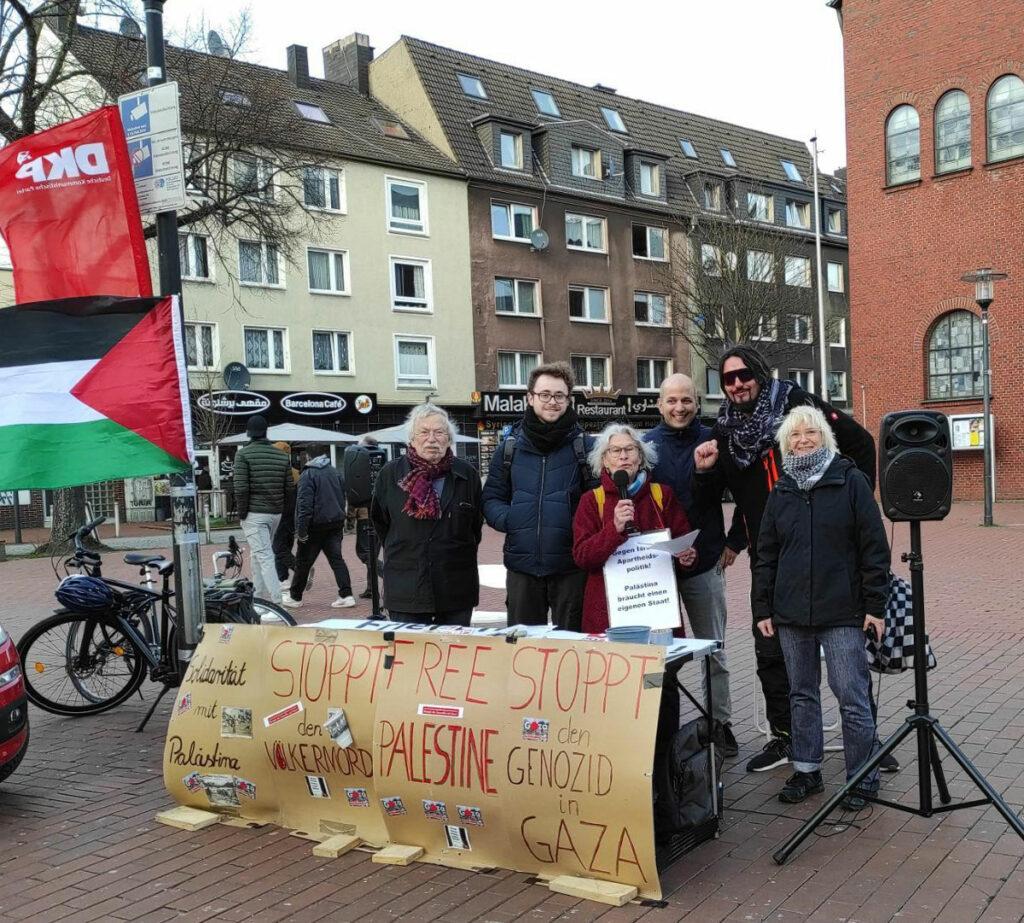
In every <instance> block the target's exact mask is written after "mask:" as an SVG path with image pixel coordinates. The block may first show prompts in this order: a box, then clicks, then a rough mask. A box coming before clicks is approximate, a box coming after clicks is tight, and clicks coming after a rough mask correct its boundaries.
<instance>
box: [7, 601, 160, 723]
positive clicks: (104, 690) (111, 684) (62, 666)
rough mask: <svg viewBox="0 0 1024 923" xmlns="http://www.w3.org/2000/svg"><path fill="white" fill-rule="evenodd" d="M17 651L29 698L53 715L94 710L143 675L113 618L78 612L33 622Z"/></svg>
mask: <svg viewBox="0 0 1024 923" xmlns="http://www.w3.org/2000/svg"><path fill="white" fill-rule="evenodd" d="M87 632H88V634H87ZM83 650H84V653H83ZM18 653H19V654H20V655H21V662H22V666H23V671H24V677H25V692H26V694H27V695H28V699H29V701H30V702H32V703H33V704H35V705H38V706H39V707H40V708H42V709H43V710H44V711H48V712H52V713H53V714H55V715H68V716H77V715H97V714H99V713H100V712H103V711H106V710H107V709H110V708H113V707H114V706H116V705H120V704H121V703H122V702H123V701H125V699H127V698H128V697H129V696H131V695H132V693H134V692H135V691H136V690H137V689H138V688H139V686H141V685H142V680H143V679H144V678H145V676H146V659H145V657H143V655H142V653H141V652H140V651H139V650H138V648H136V646H135V642H134V641H132V640H131V638H129V637H126V636H125V635H124V634H123V633H122V632H121V630H120V628H118V627H117V625H116V624H115V623H114V622H111V621H105V620H103V619H101V618H99V619H98V618H97V617H96V616H94V615H86V614H84V613H81V612H62V613H59V614H58V615H54V616H51V617H50V618H47V619H43V620H42V621H41V622H37V623H36V624H35V625H33V626H32V627H31V628H30V629H29V630H28V631H27V632H25V634H24V636H23V637H22V639H21V642H20V643H19V644H18Z"/></svg>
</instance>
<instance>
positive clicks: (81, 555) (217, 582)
mask: <svg viewBox="0 0 1024 923" xmlns="http://www.w3.org/2000/svg"><path fill="white" fill-rule="evenodd" d="M103 521H104V517H100V518H99V519H96V520H94V521H92V522H89V523H87V524H86V525H84V526H82V527H81V528H80V529H78V530H77V531H76V532H75V533H74V534H73V535H70V536H68V538H69V539H72V540H73V541H74V543H75V551H74V554H73V555H72V556H71V557H69V558H67V559H66V560H65V561H64V570H65V574H66V575H67V577H66V578H65V580H62V581H61V584H60V585H59V586H58V590H57V593H58V595H60V594H61V587H65V581H66V580H67V579H71V580H74V579H76V577H81V576H86V577H91V578H95V580H97V581H99V588H100V589H103V588H104V587H105V588H107V589H106V590H104V592H105V593H109V599H107V598H106V597H104V601H103V603H102V604H101V605H100V606H99V608H98V609H96V608H93V609H90V610H89V611H76V610H74V609H69V608H66V607H65V608H62V609H61V610H58V611H57V612H56V613H55V614H54V615H52V616H50V617H49V618H46V619H43V620H42V621H40V622H38V623H37V624H35V625H33V626H32V627H31V628H29V630H28V631H27V632H26V633H25V635H24V636H23V637H22V639H21V641H20V643H19V644H18V651H19V653H20V655H21V658H22V663H23V665H24V670H25V674H26V675H25V687H26V693H27V695H28V698H29V700H30V701H31V702H33V703H34V704H36V705H37V706H39V707H40V708H42V709H44V710H46V711H49V712H52V713H53V714H57V715H64V716H79V715H94V714H99V713H100V712H104V711H107V710H108V709H111V708H114V707H115V706H117V705H120V704H121V703H122V702H124V701H126V700H127V699H128V698H129V697H130V696H131V695H132V694H133V693H134V692H136V691H138V690H139V689H140V687H141V685H142V683H143V681H144V679H145V677H146V670H147V666H148V668H149V675H150V679H151V680H152V681H153V682H156V683H160V684H161V685H162V686H163V689H162V690H161V692H160V694H159V695H158V697H157V699H156V701H155V702H154V703H153V705H152V706H151V708H150V710H149V712H148V713H147V715H146V717H145V718H144V719H143V721H142V723H141V724H140V725H139V727H138V728H137V730H140V731H141V730H142V728H144V727H145V725H146V722H147V721H148V720H149V718H150V716H151V715H152V714H153V711H154V710H155V709H156V706H157V705H158V704H159V702H160V700H161V699H162V698H163V696H164V695H166V693H167V691H168V690H169V689H172V688H175V687H176V686H178V685H179V675H180V674H179V669H178V667H179V663H178V650H177V630H176V627H175V626H176V611H175V608H174V605H173V603H172V600H173V598H174V591H173V590H172V589H171V586H170V578H171V576H172V574H173V573H174V563H173V561H168V560H167V559H166V558H164V557H163V556H162V555H158V554H149V553H147V552H128V553H127V554H125V556H124V561H125V563H127V564H132V565H138V566H139V573H140V575H142V576H144V577H145V578H146V579H145V580H144V581H142V583H141V584H140V585H138V586H136V585H133V584H130V583H125V582H123V581H120V580H115V579H113V578H110V577H104V576H103V574H102V559H101V557H100V555H99V554H97V553H95V552H92V551H88V550H86V549H85V548H84V547H83V545H82V542H83V540H84V538H85V537H86V536H87V535H88V534H89V533H91V532H92V531H93V530H94V529H95V528H96V527H97V526H98V525H100V523H102V522H103ZM235 547H236V550H237V545H236V546H235ZM221 554H222V555H223V554H230V552H228V553H225V552H222V553H221ZM54 571H55V572H56V567H54ZM71 571H75V574H74V575H72V574H71V573H70V572H71ZM157 577H159V578H160V580H161V585H160V589H159V591H158V590H156V589H154V587H155V584H156V578H157ZM90 586H91V587H94V588H95V587H96V586H97V584H90ZM205 599H206V605H207V622H209V623H225V622H240V623H250V624H251V623H255V622H257V620H258V621H259V622H260V623H265V624H285V625H294V624H295V621H294V619H293V618H292V617H291V614H290V613H289V612H288V611H287V610H285V609H283V608H282V607H280V606H277V605H276V604H274V603H271V602H268V601H266V600H254V599H253V597H252V584H250V583H249V582H248V581H247V580H243V579H241V578H235V579H229V578H228V577H227V575H226V574H224V573H221V572H220V571H219V570H218V571H217V572H216V573H215V575H214V577H213V578H212V579H211V580H209V581H206V582H205Z"/></svg>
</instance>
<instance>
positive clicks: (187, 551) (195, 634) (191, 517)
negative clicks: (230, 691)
mask: <svg viewBox="0 0 1024 923" xmlns="http://www.w3.org/2000/svg"><path fill="white" fill-rule="evenodd" d="M143 9H144V11H145V16H146V64H147V68H146V75H147V78H148V81H149V86H151V87H154V86H158V85H159V84H161V83H166V82H167V74H166V71H165V66H164V0H145V2H144V4H143ZM156 240H157V253H158V255H159V263H160V294H162V295H177V296H178V297H177V298H176V299H175V301H176V303H177V311H178V324H177V327H178V330H179V331H180V333H179V335H180V337H181V339H182V342H181V343H180V344H179V346H178V348H179V349H180V351H181V354H182V355H185V343H184V339H185V312H184V308H183V307H182V299H181V259H180V256H179V252H178V214H177V212H175V211H169V212H160V213H159V214H158V215H157V216H156ZM171 509H172V510H173V520H174V531H173V549H174V574H175V581H176V591H175V597H176V599H177V605H176V607H175V608H176V612H177V617H178V619H177V620H178V624H177V629H178V658H179V670H180V671H181V674H182V677H184V672H185V670H186V669H187V668H188V664H189V661H190V660H191V659H192V653H193V652H194V651H195V648H196V645H197V644H198V643H199V639H200V636H201V633H202V624H203V621H204V615H203V570H202V565H201V563H200V560H199V515H198V505H197V503H196V483H195V475H194V473H193V471H192V468H191V466H189V469H188V471H187V472H184V473H181V474H173V475H171Z"/></svg>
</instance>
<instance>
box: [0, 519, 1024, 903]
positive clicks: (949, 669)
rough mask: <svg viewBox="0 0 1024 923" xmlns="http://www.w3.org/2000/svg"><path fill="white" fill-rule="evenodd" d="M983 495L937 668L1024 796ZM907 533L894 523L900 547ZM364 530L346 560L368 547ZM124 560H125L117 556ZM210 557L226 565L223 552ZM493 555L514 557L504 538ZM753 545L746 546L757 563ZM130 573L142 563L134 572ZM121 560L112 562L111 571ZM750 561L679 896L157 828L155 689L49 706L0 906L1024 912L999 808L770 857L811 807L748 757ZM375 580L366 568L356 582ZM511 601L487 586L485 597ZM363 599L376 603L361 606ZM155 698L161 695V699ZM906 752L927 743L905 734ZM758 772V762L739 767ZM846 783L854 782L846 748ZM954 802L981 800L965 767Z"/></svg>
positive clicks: (1013, 535) (6, 588)
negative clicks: (792, 804) (605, 900)
mask: <svg viewBox="0 0 1024 923" xmlns="http://www.w3.org/2000/svg"><path fill="white" fill-rule="evenodd" d="M980 519H981V512H980V509H979V507H978V506H977V505H976V504H961V505H959V506H958V507H957V508H956V510H955V511H954V514H953V515H952V516H951V517H950V519H948V520H947V521H946V522H944V523H941V524H934V525H932V524H928V525H925V526H924V533H925V564H926V572H925V577H926V585H927V590H928V605H929V609H928V618H929V627H930V631H931V636H932V642H933V645H934V646H935V648H936V651H937V653H938V656H939V660H940V668H939V670H938V671H937V672H936V673H935V674H933V677H932V682H931V692H932V701H933V705H934V710H935V711H936V712H937V713H938V714H939V715H940V717H941V719H942V721H943V723H944V724H945V726H946V727H947V728H948V729H949V730H950V731H951V733H952V734H953V736H954V738H955V739H956V740H958V741H960V742H961V743H963V745H964V749H965V750H966V751H967V753H968V754H969V755H970V756H971V758H972V759H974V761H975V762H976V763H977V765H978V766H979V767H980V768H981V769H982V770H983V771H984V772H985V773H987V774H988V777H989V779H990V780H991V781H992V782H993V784H994V785H995V786H996V788H997V789H999V790H1001V791H1002V792H1003V793H1004V794H1005V795H1006V797H1007V799H1008V800H1009V801H1010V802H1011V804H1014V805H1017V806H1020V805H1021V804H1024V746H1022V737H1024V671H1022V669H1021V666H1020V665H1021V663H1022V662H1024V615H1022V614H1021V612H1020V607H1019V601H1020V600H1021V599H1024V506H1015V505H1009V504H1000V505H999V506H998V507H997V519H998V521H999V522H1001V523H1003V525H1002V526H1001V527H1000V528H997V529H993V530H985V529H982V528H980V527H979V526H978V525H977V523H978V522H979V521H980ZM907 531H908V530H907V527H906V526H905V525H902V526H899V527H897V536H896V545H897V550H899V549H900V548H901V547H903V546H905V544H906V540H907V538H906V537H907ZM350 552H351V542H350V540H348V541H346V553H347V555H348V556H349V558H350V560H351V559H353V558H354V555H351V554H350ZM113 560H114V557H113V556H111V557H110V558H108V562H109V561H113ZM207 560H208V558H207ZM482 560H484V561H490V562H494V561H497V560H500V546H499V542H498V541H497V537H496V536H494V535H489V536H488V538H487V540H486V543H485V548H484V551H483V554H482ZM744 560H745V559H744ZM121 571H122V574H123V575H124V576H128V571H127V569H125V568H123V567H122V568H121ZM110 572H111V573H112V574H114V573H115V571H114V570H113V569H111V571H110ZM748 579H749V578H748V575H747V571H746V568H745V566H744V563H743V561H741V566H739V567H737V568H735V569H734V570H733V571H732V572H731V573H730V585H729V598H730V605H731V611H732V613H733V616H732V627H731V628H730V630H729V638H728V643H729V649H730V656H731V668H732V672H733V677H734V682H733V700H734V707H735V713H736V714H735V718H736V723H737V728H736V730H737V736H738V737H739V739H740V743H741V748H742V749H741V754H740V760H739V761H738V762H737V763H735V764H731V765H730V767H727V772H726V777H725V784H726V811H727V813H726V822H725V828H724V831H723V833H722V836H721V838H720V839H719V840H717V841H715V842H712V843H707V844H705V845H703V846H702V847H700V848H699V849H697V850H696V851H695V852H694V853H692V854H691V855H689V856H687V857H685V858H684V859H683V860H682V861H681V862H679V863H678V864H677V865H676V866H674V867H673V868H672V869H671V870H670V871H669V872H667V874H666V875H665V876H664V877H663V886H664V889H665V892H666V895H667V897H668V906H667V907H665V908H648V907H642V906H637V905H629V906H627V907H624V908H621V909H608V908H606V907H603V906H601V905H598V904H593V903H589V902H586V901H578V900H575V899H573V898H569V897H562V896H553V895H549V893H548V892H547V891H546V890H545V889H544V888H543V887H541V886H538V885H534V884H528V883H527V876H525V875H521V874H516V873H512V872H504V871H498V872H495V873H493V874H471V873H467V872H462V871H454V870H450V869H444V868H440V867H437V866H431V865H413V866H411V867H409V868H405V869H402V868H389V867H381V866H375V865H372V864H371V863H370V861H369V857H368V855H367V854H366V853H363V852H354V853H350V854H349V855H347V856H345V857H343V858H341V859H338V860H323V859H316V858H314V857H313V856H312V854H311V851H310V844H309V842H308V841H304V840H299V839H295V838H292V837H289V836H288V835H287V834H286V833H284V832H283V831H281V830H277V829H275V828H271V827H266V828H263V829H260V830H244V829H237V828H231V827H215V828H212V829H207V830H204V831H201V832H199V833H196V834H186V833H182V832H178V831H174V830H171V829H169V828H166V827H162V826H159V825H157V824H155V823H154V822H153V815H154V814H155V813H156V812H157V811H158V810H160V809H162V808H165V807H167V806H169V799H168V798H167V796H166V795H165V793H164V790H163V786H162V782H161V771H160V759H161V753H162V747H163V733H162V729H163V726H164V723H165V722H166V718H167V714H168V708H167V707H163V708H162V709H161V710H160V711H159V712H158V716H157V719H154V721H153V722H152V723H151V725H150V727H149V728H148V729H147V731H146V732H145V733H143V734H138V735H136V734H133V733H132V729H133V727H134V725H135V723H136V722H137V721H138V720H139V718H140V717H141V715H142V713H143V712H144V709H145V707H146V703H143V702H141V701H138V700H136V701H135V702H133V703H130V704H128V705H126V706H123V707H122V708H120V709H119V710H117V711H115V712H113V713H110V714H107V715H104V716H99V717H96V718H85V719H79V720H69V719H60V718H55V717H52V716H49V715H46V714H43V713H41V712H39V711H36V710H33V711H32V722H33V724H32V738H33V739H32V744H31V748H30V751H29V754H28V756H27V758H26V760H25V762H24V764H23V765H22V767H21V769H20V770H19V771H18V772H17V773H16V774H15V775H14V776H13V777H12V778H11V779H10V780H9V781H8V782H7V783H6V784H5V785H4V786H3V788H2V790H0V919H2V920H5V921H6V920H18V921H29V920H31V921H38V923H42V921H49V920H69V921H71V920H73V921H75V923H86V921H89V920H104V921H108V920H109V921H116V920H145V921H147V923H148V921H152V923H160V921H163V920H181V921H192V920H219V921H243V920H254V921H264V920H267V921H269V920H303V921H305V920H341V921H349V920H353V921H354V920H370V921H378V920H381V921H383V920H397V919H403V920H405V919H408V920H415V921H420V920H442V921H450V923H455V921H468V920H485V921H501V923H504V921H512V920H520V921H530V923H533V921H537V923H540V921H547V920H559V919H561V920H569V919H572V920H580V921H589V920H594V919H598V918H600V919H601V920H602V921H603V923H618V921H631V920H638V919H641V918H642V919H643V920H644V921H645V923H661V921H675V920H689V919H692V920H699V921H701V923H714V921H718V920H730V921H734V920H735V921H738V920H769V919H770V920H779V921H791V923H797V921H807V923H818V921H839V920H855V921H860V923H871V921H885V920H889V919H892V918H896V919H899V920H906V921H913V923H917V921H925V920H941V921H949V923H962V921H971V920H976V919H981V920H983V921H986V923H989V921H1003V920H1020V919H1021V918H1022V916H1024V864H1022V861H1021V860H1022V857H1024V846H1022V844H1021V843H1020V842H1019V841H1018V840H1017V839H1016V838H1015V837H1013V836H1012V835H1011V834H1009V833H1008V832H1007V828H1006V826H1005V824H1004V823H1003V821H1002V820H1001V819H1000V818H999V817H998V815H997V814H996V813H995V812H994V811H993V810H984V811H983V810H981V809H977V808H975V809H971V810H968V811H964V812H959V813H957V814H954V815H952V816H949V817H946V818H945V819H944V820H942V821H939V820H938V819H935V818H933V819H928V820H925V819H922V818H916V817H911V816H909V815H904V814H901V813H899V812H896V811H893V810H888V809H875V811H874V812H873V813H872V814H871V815H870V816H867V817H862V818H861V819H860V820H858V822H857V825H856V827H855V828H852V829H846V830H843V831H837V830H835V829H832V828H830V829H826V830H823V831H822V832H823V833H828V834H831V835H830V836H828V837H815V838H813V839H812V840H811V841H810V845H809V847H808V848H804V849H803V850H802V851H801V852H800V853H799V854H798V855H797V856H796V857H795V858H794V859H793V860H791V861H790V863H789V864H788V865H787V866H785V867H783V868H779V867H777V866H776V865H775V864H774V863H773V862H772V861H771V857H770V854H771V852H772V850H773V849H774V848H775V846H776V845H777V844H778V843H779V842H780V841H781V840H782V839H783V838H784V837H785V836H786V835H787V834H788V833H789V832H791V831H792V830H794V829H795V828H796V825H797V823H798V819H799V818H800V817H804V816H806V815H807V814H808V810H809V809H808V807H807V806H801V807H798V808H795V809H788V810H787V811H786V812H785V815H788V816H784V813H783V811H782V810H781V809H782V807H783V806H782V805H780V804H779V803H778V801H777V800H776V799H775V795H776V793H777V790H778V788H779V786H780V784H781V782H782V780H783V779H784V776H785V771H784V770H781V769H780V770H776V771H775V772H771V773H764V774H759V775H756V776H747V775H746V774H744V773H743V772H742V766H741V764H742V761H743V759H744V758H745V757H747V756H749V755H750V754H751V753H752V752H753V751H754V750H755V749H756V748H757V747H758V746H759V739H758V738H757V735H756V732H755V731H754V729H753V726H752V717H753V701H754V698H753V697H754V684H753V655H752V644H751V641H750V637H749V629H748V628H747V621H746V620H747V616H748V609H747V608H746V606H745V604H744V599H745V595H746V592H747V587H748ZM53 583H54V581H53V579H52V575H51V573H50V571H49V569H48V565H47V562H45V561H41V560H18V561H10V562H7V563H4V564H0V587H2V590H3V592H2V596H0V620H2V621H3V623H4V624H5V625H6V627H7V628H8V629H9V630H10V631H11V633H12V634H13V635H14V636H15V637H18V636H20V635H21V633H22V632H23V631H24V630H25V628H26V627H27V626H28V625H29V624H30V623H31V622H32V620H34V619H36V618H38V617H40V616H41V615H43V614H45V613H46V612H47V611H48V609H49V607H50V600H51V596H50V593H51V591H52V587H53ZM355 583H356V589H357V590H358V589H361V588H362V586H363V580H362V577H361V576H357V579H356V581H355ZM501 597H502V594H501V593H500V592H499V591H485V594H484V598H483V599H482V601H481V608H483V609H500V608H501ZM306 598H307V600H309V604H308V605H307V606H306V607H305V608H304V609H302V610H301V611H300V615H301V616H302V619H301V620H302V621H315V620H318V619H319V618H322V617H324V616H326V615H327V614H328V613H330V614H332V615H336V614H337V613H336V612H333V611H332V610H329V609H328V608H327V603H328V602H329V601H330V600H331V599H332V598H333V594H332V588H331V587H330V586H328V585H327V584H326V583H325V581H324V580H323V579H322V577H321V578H318V581H317V584H316V586H315V587H314V589H313V590H312V591H311V592H310V594H309V595H308V596H307V597H306ZM363 612H365V604H363V606H362V607H361V609H360V610H357V612H356V613H355V614H357V615H358V614H362V613H363ZM910 689H911V678H910V677H909V676H903V677H898V678H891V677H890V678H886V679H885V680H884V683H883V687H882V697H881V714H882V719H883V732H885V731H886V730H892V729H894V728H895V727H897V726H898V724H899V722H900V720H901V718H902V714H903V712H904V710H905V709H904V707H903V702H904V701H905V699H906V698H907V696H908V695H909V694H910ZM148 694H149V691H148V688H147V695H148ZM900 755H901V757H902V758H903V759H904V760H906V759H909V757H910V750H909V748H907V747H904V748H903V752H902V753H901V754H900ZM737 767H739V768H737ZM826 769H827V776H828V777H829V780H830V781H831V782H832V783H835V782H836V781H837V780H838V778H839V777H840V775H841V772H842V763H841V756H840V755H839V754H835V755H832V756H830V757H829V759H828V761H827V765H826ZM947 772H948V773H949V775H950V778H951V789H952V791H953V793H954V796H957V797H963V796H969V797H973V794H972V793H971V789H970V786H969V784H968V783H967V782H966V780H965V778H964V777H963V775H962V773H960V772H953V767H952V766H951V765H948V761H947ZM915 783H916V773H915V772H914V769H913V767H910V769H908V770H905V771H903V772H901V773H899V774H898V775H896V776H889V777H886V778H885V779H884V786H885V790H886V791H887V792H888V793H889V794H890V795H891V796H895V797H897V798H899V797H901V796H903V797H904V799H905V800H906V801H908V802H911V801H913V800H914V799H915V797H916V796H915V791H916V790H915Z"/></svg>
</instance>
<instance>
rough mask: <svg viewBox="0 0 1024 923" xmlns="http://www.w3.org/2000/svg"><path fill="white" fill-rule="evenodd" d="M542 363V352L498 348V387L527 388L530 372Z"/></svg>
mask: <svg viewBox="0 0 1024 923" xmlns="http://www.w3.org/2000/svg"><path fill="white" fill-rule="evenodd" d="M538 365H540V353H518V352H506V351H504V350H498V387H499V388H525V387H526V385H527V382H529V380H530V372H532V371H533V370H534V369H535V368H536V367H537V366H538Z"/></svg>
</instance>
